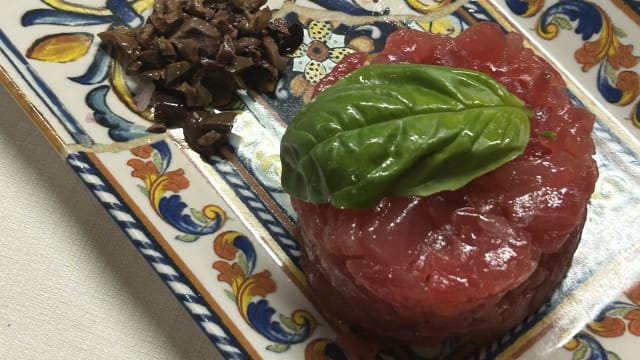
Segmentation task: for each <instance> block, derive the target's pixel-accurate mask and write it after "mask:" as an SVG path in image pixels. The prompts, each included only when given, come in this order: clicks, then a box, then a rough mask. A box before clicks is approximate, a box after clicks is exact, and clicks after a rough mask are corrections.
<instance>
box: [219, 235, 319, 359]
mask: <svg viewBox="0 0 640 360" xmlns="http://www.w3.org/2000/svg"><path fill="white" fill-rule="evenodd" d="M213 250H214V252H215V253H216V255H218V256H219V257H220V258H222V260H218V261H216V262H214V263H213V265H212V267H213V268H214V269H215V270H217V271H218V280H219V281H222V282H225V283H227V284H229V286H230V287H231V291H229V290H225V292H226V293H227V295H228V296H229V297H230V298H231V299H232V300H233V301H234V302H235V304H236V307H237V309H238V312H239V313H240V315H241V316H242V318H243V319H244V320H245V321H246V323H247V324H249V325H250V326H251V327H252V328H253V329H254V330H255V331H256V332H258V333H259V334H261V335H262V336H264V337H265V338H267V339H269V340H270V341H273V342H274V344H272V345H269V346H267V350H269V351H272V352H278V353H280V352H284V351H286V350H287V349H288V348H289V347H290V346H291V344H297V343H301V342H304V341H306V340H307V339H308V338H309V336H311V334H312V333H313V332H314V330H315V328H316V320H315V318H314V317H313V315H312V314H310V313H309V312H307V311H305V310H294V311H293V312H292V313H291V315H290V316H286V315H284V314H282V313H278V314H277V315H278V316H277V319H279V320H280V321H276V320H275V319H276V318H275V317H274V315H275V314H276V313H277V312H276V310H275V309H273V308H272V307H271V306H270V304H269V301H268V300H267V299H266V298H267V296H268V295H269V294H271V293H274V292H275V291H276V290H277V285H276V283H275V281H274V280H273V279H272V278H271V273H270V272H269V271H268V270H263V271H260V272H255V267H256V262H257V254H256V252H255V249H254V247H253V245H252V244H251V241H250V240H249V238H247V237H246V236H244V235H243V234H241V233H239V232H237V231H225V232H223V233H221V234H219V235H218V236H216V238H215V240H214V242H213ZM257 298H259V299H257Z"/></svg>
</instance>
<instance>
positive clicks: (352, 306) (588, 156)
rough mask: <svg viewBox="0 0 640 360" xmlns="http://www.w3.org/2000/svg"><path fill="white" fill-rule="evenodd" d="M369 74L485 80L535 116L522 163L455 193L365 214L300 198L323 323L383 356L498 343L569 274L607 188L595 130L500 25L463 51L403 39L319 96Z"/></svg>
mask: <svg viewBox="0 0 640 360" xmlns="http://www.w3.org/2000/svg"><path fill="white" fill-rule="evenodd" d="M366 62H370V63H374V64H375V63H419V64H433V65H444V66H450V67H458V68H467V69H472V70H477V71H481V72H483V73H485V74H487V75H489V76H491V77H492V78H494V79H495V80H496V81H498V82H499V83H501V84H502V85H503V86H505V87H506V88H507V89H508V90H509V91H510V92H511V93H513V94H515V95H516V96H518V97H519V98H520V99H521V100H523V101H524V102H525V104H526V105H527V107H528V108H529V109H530V110H532V111H533V113H534V116H533V117H532V119H531V125H530V126H531V132H530V134H531V135H530V139H529V142H528V145H527V147H526V150H525V152H524V153H523V154H522V155H520V156H518V157H517V158H516V159H515V160H512V161H510V162H508V163H507V164H505V165H503V166H501V167H499V168H498V169H496V170H494V171H492V172H489V173H487V174H485V175H482V176H480V177H478V178H476V179H474V180H473V181H471V183H469V184H467V185H466V186H464V187H463V188H461V189H459V190H456V191H447V192H441V193H437V194H435V195H431V196H428V197H397V198H396V197H394V198H391V197H387V198H384V199H383V200H382V201H380V202H379V203H378V204H377V205H376V206H375V207H373V208H369V209H337V208H334V207H332V206H330V205H328V204H311V203H306V202H304V201H301V200H299V199H296V198H292V204H293V207H294V209H295V211H296V212H297V214H298V224H299V227H300V232H301V242H302V248H303V263H302V265H303V269H304V271H305V274H306V276H307V278H308V280H309V282H310V284H311V287H312V289H313V291H314V293H315V294H316V297H317V298H318V299H320V301H321V306H322V307H323V309H324V310H326V311H327V312H328V313H330V314H332V315H333V316H335V317H337V318H339V319H341V320H344V321H345V322H346V323H348V324H349V325H350V326H352V327H353V328H354V329H356V331H357V332H359V333H363V334H366V335H368V336H369V337H372V338H374V339H376V340H378V341H381V342H383V343H386V344H411V345H414V344H419V345H428V344H436V343H439V342H442V341H444V340H447V339H450V338H452V337H456V338H458V339H459V340H460V341H471V342H476V343H478V342H484V341H486V340H489V339H491V338H494V337H496V336H498V335H500V334H502V333H504V332H505V331H507V330H508V329H510V328H512V327H514V326H515V325H517V324H518V323H520V322H521V321H522V320H523V319H524V318H525V317H526V316H527V315H528V314H531V313H532V312H534V311H535V310H536V309H538V308H539V307H540V306H542V305H543V304H544V302H545V301H546V300H548V299H549V297H550V295H551V293H552V292H553V290H554V289H555V288H556V287H557V285H558V284H559V282H560V281H561V280H562V278H563V277H564V275H565V273H566V271H567V269H568V267H569V265H570V263H571V259H572V257H573V253H574V251H575V249H576V247H577V245H578V243H579V239H580V236H581V232H582V227H583V225H584V221H585V217H586V208H587V203H588V200H589V198H590V196H591V194H592V192H593V190H594V186H595V182H596V179H597V177H598V171H597V167H596V163H595V161H594V160H593V158H592V155H593V154H594V152H595V147H594V143H593V140H592V138H591V130H592V127H593V123H594V117H593V115H592V114H591V113H589V112H588V111H586V110H584V109H582V108H580V107H577V106H575V105H574V104H573V103H572V102H571V100H570V98H569V96H568V95H567V92H566V86H565V83H564V81H563V79H562V77H561V76H560V75H559V74H558V73H557V72H556V70H554V69H553V67H552V66H551V65H550V64H549V63H547V62H546V61H545V60H544V59H542V58H541V57H539V56H537V55H535V54H534V53H533V51H531V50H530V49H527V48H524V47H523V41H522V38H521V36H520V35H518V34H515V33H509V34H504V33H503V32H502V31H501V29H500V28H499V27H498V26H497V25H494V24H491V23H480V24H477V25H474V26H472V27H470V28H468V29H467V30H465V31H464V32H463V33H462V34H461V35H460V36H458V37H457V38H455V39H451V38H449V37H447V36H444V35H437V34H430V33H424V32H421V31H417V30H408V29H403V30H398V31H396V32H395V33H393V34H391V35H390V36H389V38H388V40H387V45H386V47H385V49H384V50H383V51H382V52H381V53H379V54H376V55H374V56H370V55H367V54H361V53H356V54H351V55H348V56H347V57H346V58H345V59H344V60H343V62H342V63H340V64H338V65H337V66H336V67H335V68H334V70H333V72H331V73H330V74H328V75H327V76H326V77H325V78H324V79H323V80H322V81H321V82H320V83H319V84H318V87H317V88H316V93H318V92H320V91H322V90H323V89H326V88H327V87H328V86H331V84H332V83H333V82H335V81H337V80H338V79H340V78H341V77H344V76H345V75H347V74H348V73H350V72H352V71H353V70H355V69H357V68H358V67H360V66H363V65H365V63H366ZM451 166H452V167H454V166H456V164H451Z"/></svg>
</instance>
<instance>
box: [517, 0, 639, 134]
mask: <svg viewBox="0 0 640 360" xmlns="http://www.w3.org/2000/svg"><path fill="white" fill-rule="evenodd" d="M619 3H623V4H625V5H626V6H628V9H629V10H632V13H633V14H636V15H637V11H640V10H638V9H639V8H640V4H638V2H634V1H620V2H619ZM506 5H507V7H508V9H509V10H510V11H511V12H513V13H514V14H515V15H518V16H520V17H523V18H532V19H535V29H536V30H535V33H536V34H537V35H538V36H539V37H540V38H541V39H544V40H546V41H552V40H554V39H556V38H558V36H559V34H560V32H561V31H567V32H573V33H574V34H575V37H577V38H578V39H577V41H578V42H581V43H582V45H581V46H576V47H574V52H573V59H574V61H575V62H576V63H577V65H579V71H582V72H584V73H588V74H590V79H591V80H590V81H591V83H590V84H587V86H593V87H595V89H597V90H596V91H597V92H598V93H599V94H600V96H601V97H602V99H604V101H606V103H608V104H611V105H612V106H614V107H621V108H624V111H625V112H626V113H622V112H619V113H621V114H624V115H623V116H624V118H625V119H627V120H628V121H629V123H630V124H632V125H633V126H635V127H636V128H637V127H640V101H639V96H640V75H639V71H638V64H639V63H640V49H638V46H640V44H639V43H638V42H639V41H640V37H639V35H638V32H637V31H636V30H637V23H636V24H633V23H631V22H627V21H623V20H626V19H622V18H620V17H613V16H612V15H611V11H612V9H610V8H607V7H606V4H603V3H597V2H592V1H585V0H562V1H549V2H547V1H545V0H534V1H522V0H506ZM527 24H529V23H527ZM634 45H635V46H634ZM551 51H553V50H551ZM556 55H557V56H563V55H562V53H561V51H560V50H557V51H556ZM576 70H577V69H576Z"/></svg>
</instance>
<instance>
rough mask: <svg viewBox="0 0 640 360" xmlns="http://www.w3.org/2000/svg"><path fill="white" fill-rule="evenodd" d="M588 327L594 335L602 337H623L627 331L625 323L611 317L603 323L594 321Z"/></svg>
mask: <svg viewBox="0 0 640 360" xmlns="http://www.w3.org/2000/svg"><path fill="white" fill-rule="evenodd" d="M587 327H588V328H589V330H591V332H592V333H594V334H596V335H600V336H602V337H618V336H622V335H623V334H624V331H625V326H624V321H622V320H621V319H619V318H616V317H611V316H605V317H604V318H603V319H602V320H601V321H592V322H590V323H589V324H588V325H587Z"/></svg>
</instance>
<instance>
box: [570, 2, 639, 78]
mask: <svg viewBox="0 0 640 360" xmlns="http://www.w3.org/2000/svg"><path fill="white" fill-rule="evenodd" d="M598 11H599V12H600V15H601V16H602V21H603V25H602V32H601V33H600V36H599V37H598V39H596V40H593V41H587V42H585V43H584V44H583V45H582V47H581V48H580V49H578V50H576V52H575V58H576V61H578V63H580V64H582V71H589V69H591V68H592V67H593V66H595V65H598V64H599V63H600V62H602V61H603V60H604V59H605V58H606V59H607V62H608V63H609V64H610V65H611V67H613V68H614V69H615V70H619V69H620V68H621V67H626V68H631V67H633V66H635V65H636V64H638V60H639V58H638V57H637V56H634V55H633V53H632V52H633V45H624V44H622V43H620V40H619V39H618V36H616V34H615V32H614V30H613V23H612V22H611V18H610V17H609V15H607V13H606V12H605V11H604V10H602V9H600V8H599V7H598Z"/></svg>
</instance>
